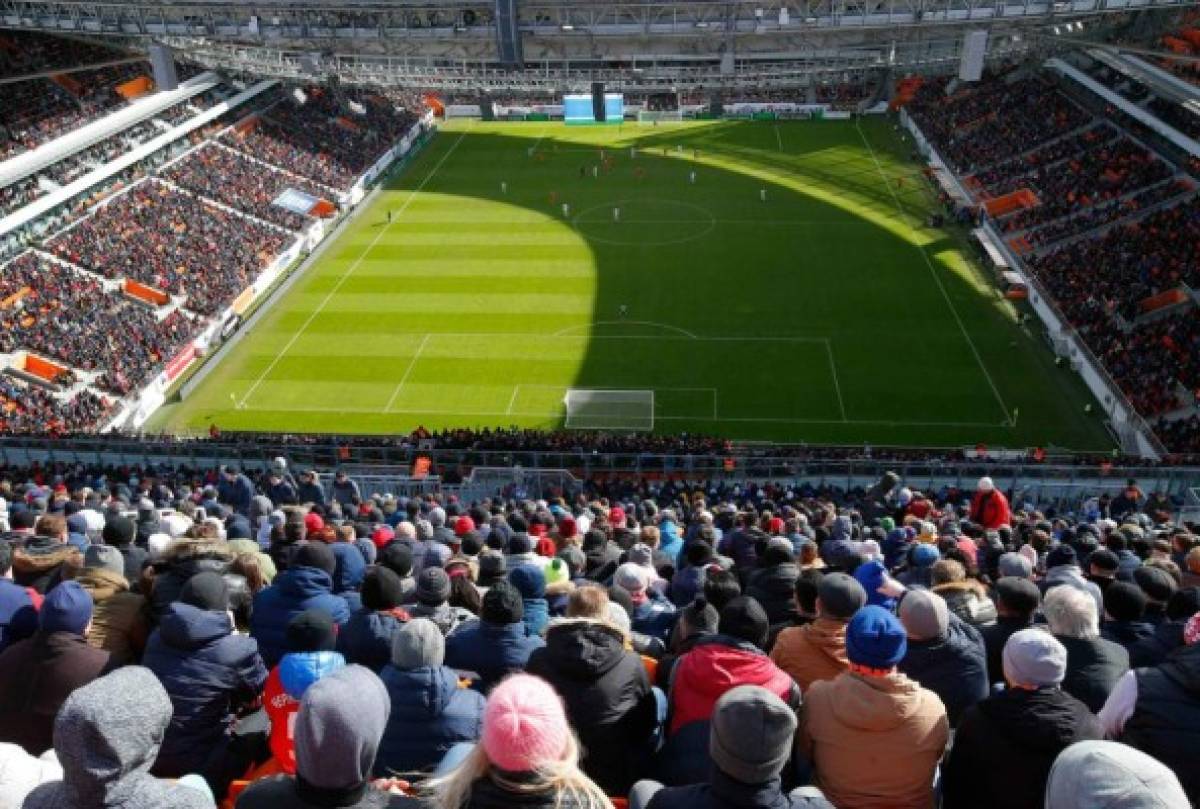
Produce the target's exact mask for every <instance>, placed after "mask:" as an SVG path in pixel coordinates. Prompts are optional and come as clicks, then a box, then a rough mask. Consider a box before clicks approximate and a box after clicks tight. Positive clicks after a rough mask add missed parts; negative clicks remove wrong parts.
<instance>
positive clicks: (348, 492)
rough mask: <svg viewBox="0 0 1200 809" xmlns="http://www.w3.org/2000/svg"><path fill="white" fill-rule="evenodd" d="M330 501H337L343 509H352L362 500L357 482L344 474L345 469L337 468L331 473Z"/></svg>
mask: <svg viewBox="0 0 1200 809" xmlns="http://www.w3.org/2000/svg"><path fill="white" fill-rule="evenodd" d="M330 496H331V502H333V503H337V504H338V505H339V506H341V507H342V510H343V511H352V510H354V509H357V508H358V504H359V503H360V502H362V492H360V491H359V489H358V484H357V483H356V482H355V481H354V479H353V478H351V477H350V476H349V475H347V474H346V470H345V469H338V470H337V471H335V472H334V474H333V485H332V486H331V487H330Z"/></svg>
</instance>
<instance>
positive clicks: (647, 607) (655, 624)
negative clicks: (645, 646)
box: [629, 598, 679, 643]
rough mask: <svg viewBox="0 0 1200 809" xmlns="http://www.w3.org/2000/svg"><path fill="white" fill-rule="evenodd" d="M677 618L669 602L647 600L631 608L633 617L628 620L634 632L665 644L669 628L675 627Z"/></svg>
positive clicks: (669, 632)
mask: <svg viewBox="0 0 1200 809" xmlns="http://www.w3.org/2000/svg"><path fill="white" fill-rule="evenodd" d="M678 617H679V616H678V613H676V612H675V607H674V605H673V604H671V602H670V601H667V600H665V599H663V600H659V599H657V598H647V599H646V600H645V601H643V602H642V603H641V604H638V605H637V606H635V607H634V608H633V615H630V616H629V620H630V623H631V624H632V626H633V631H634V632H641V633H642V634H643V635H649V636H650V637H652V638H658V639H659V640H660V641H662V642H663V643H666V642H667V638H668V637H669V636H670V634H671V627H673V626H675V619H676V618H678Z"/></svg>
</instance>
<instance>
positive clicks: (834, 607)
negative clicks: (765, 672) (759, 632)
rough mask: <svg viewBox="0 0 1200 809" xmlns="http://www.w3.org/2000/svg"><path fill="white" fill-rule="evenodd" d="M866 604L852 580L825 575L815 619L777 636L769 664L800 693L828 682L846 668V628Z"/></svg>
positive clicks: (819, 588)
mask: <svg viewBox="0 0 1200 809" xmlns="http://www.w3.org/2000/svg"><path fill="white" fill-rule="evenodd" d="M799 583H800V579H797V585H799ZM797 598H798V596H797ZM866 602H867V594H866V593H865V592H864V591H863V588H862V585H860V584H859V583H858V581H857V580H856V579H854V577H852V576H848V575H846V574H845V573H827V574H825V575H824V576H822V577H821V579H820V583H819V584H818V591H817V602H816V611H817V619H816V620H815V621H814V622H813V623H811V624H807V625H805V626H798V627H793V628H791V629H785V630H783V632H781V633H780V634H779V637H778V639H777V640H776V641H775V646H774V648H773V649H772V650H771V660H773V661H774V662H775V665H777V666H779V668H781V669H783V670H784V671H785V672H787V673H788V675H789V676H791V678H792V679H793V680H795V681H796V684H797V685H798V686H800V691H801V693H805V692H807V691H808V689H809V687H810V686H811V685H812V684H813V683H814V682H816V681H817V680H832V679H834V678H835V677H837V676H838V675H839V674H841V673H842V672H843V671H846V670H847V669H848V668H849V667H850V662H849V660H847V659H846V625H847V624H848V623H849V622H850V619H851V618H853V617H854V614H855V613H856V612H858V611H859V610H860V609H862V607H863V606H865V605H866Z"/></svg>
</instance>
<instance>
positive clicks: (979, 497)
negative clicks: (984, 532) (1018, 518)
mask: <svg viewBox="0 0 1200 809" xmlns="http://www.w3.org/2000/svg"><path fill="white" fill-rule="evenodd" d="M971 522H973V523H976V524H978V525H981V526H983V527H984V528H985V529H988V530H992V531H994V530H996V529H997V528H999V527H1000V526H1002V525H1011V524H1012V512H1011V511H1010V510H1009V507H1008V498H1007V497H1005V496H1004V492H1002V491H1000V490H999V489H997V488H996V484H994V483H993V482H992V479H991V478H989V477H982V478H980V479H979V485H978V486H976V487H975V495H974V496H973V497H972V498H971Z"/></svg>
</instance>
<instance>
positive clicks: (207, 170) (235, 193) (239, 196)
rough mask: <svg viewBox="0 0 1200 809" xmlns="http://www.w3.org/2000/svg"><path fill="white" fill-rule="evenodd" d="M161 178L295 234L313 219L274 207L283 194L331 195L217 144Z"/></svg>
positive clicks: (188, 159) (165, 173)
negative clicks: (288, 190) (298, 192)
mask: <svg viewBox="0 0 1200 809" xmlns="http://www.w3.org/2000/svg"><path fill="white" fill-rule="evenodd" d="M162 176H163V178H164V179H166V180H169V181H170V182H172V183H175V184H176V185H179V186H182V187H184V188H186V189H188V190H189V191H194V192H195V193H197V194H201V195H202V196H205V197H208V198H209V199H213V200H216V201H217V202H222V203H224V204H226V205H229V206H230V207H233V208H236V209H238V210H239V211H244V212H246V213H248V214H251V215H252V216H255V217H257V218H259V219H262V220H265V221H267V222H271V223H272V224H275V225H279V226H280V227H283V228H287V229H288V230H293V231H300V230H304V229H306V228H307V227H308V226H309V225H310V224H312V219H311V218H310V217H308V216H305V215H302V214H298V213H294V212H292V211H289V210H287V209H285V208H281V207H279V206H278V205H275V204H273V203H274V200H275V199H276V198H277V197H278V196H279V195H280V194H281V193H282V192H283V191H285V190H287V189H289V188H294V189H296V190H297V191H302V192H304V193H306V194H309V195H311V196H313V197H315V198H317V199H323V198H325V197H327V196H329V194H328V192H326V191H323V190H321V189H320V188H318V187H317V186H316V185H314V184H313V183H311V182H308V181H307V180H304V179H303V178H300V177H294V176H292V175H289V174H285V173H284V172H282V171H279V170H278V169H275V168H272V167H271V166H269V165H266V164H263V163H260V162H258V161H255V160H251V159H250V158H248V157H246V156H245V155H243V154H241V153H240V152H236V151H234V150H232V149H228V148H225V147H224V146H221V145H219V144H215V143H213V144H208V145H206V146H204V147H202V148H200V149H197V150H196V151H194V152H192V153H191V154H189V155H188V156H187V157H185V158H184V159H183V160H180V161H178V162H176V163H174V164H172V165H171V166H170V168H168V169H167V170H166V171H165V172H163V174H162Z"/></svg>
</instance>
